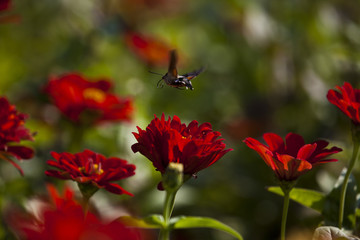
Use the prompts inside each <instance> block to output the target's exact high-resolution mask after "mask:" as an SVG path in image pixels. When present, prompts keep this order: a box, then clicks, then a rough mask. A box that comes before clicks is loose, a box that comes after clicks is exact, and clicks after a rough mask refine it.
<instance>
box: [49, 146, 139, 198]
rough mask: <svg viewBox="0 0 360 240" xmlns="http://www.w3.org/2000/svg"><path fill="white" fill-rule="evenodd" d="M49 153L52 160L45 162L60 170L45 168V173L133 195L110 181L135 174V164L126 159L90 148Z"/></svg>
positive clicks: (116, 192) (113, 191)
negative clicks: (106, 154) (72, 152)
mask: <svg viewBox="0 0 360 240" xmlns="http://www.w3.org/2000/svg"><path fill="white" fill-rule="evenodd" d="M51 155H52V156H53V158H54V160H49V161H47V164H48V165H50V166H53V167H56V168H58V169H60V170H47V171H46V172H45V174H46V175H48V176H52V177H56V178H60V179H71V180H74V181H76V182H78V183H79V184H91V185H92V186H94V187H96V188H105V189H106V190H107V191H109V192H112V193H115V194H127V195H130V196H133V194H131V193H129V192H127V191H126V190H124V189H123V188H122V187H121V186H120V185H118V184H115V183H112V182H114V181H118V180H121V179H124V178H128V177H130V176H133V175H134V174H135V168H136V167H135V165H133V164H129V163H128V162H127V161H126V160H123V159H120V158H116V157H110V158H106V157H104V156H103V155H101V154H99V153H95V152H92V151H90V150H85V151H83V152H81V153H76V154H71V153H67V152H64V153H56V152H52V153H51Z"/></svg>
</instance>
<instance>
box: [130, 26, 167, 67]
mask: <svg viewBox="0 0 360 240" xmlns="http://www.w3.org/2000/svg"><path fill="white" fill-rule="evenodd" d="M125 43H126V45H127V46H128V47H129V48H130V49H131V50H132V51H133V52H134V53H135V54H136V55H137V56H138V57H139V58H140V59H141V60H142V61H144V62H145V63H147V64H149V65H151V66H153V65H155V66H167V64H168V61H169V51H170V50H171V49H172V48H170V47H169V46H167V45H166V44H164V43H163V42H161V41H159V40H158V39H155V38H151V37H148V36H142V35H140V34H138V33H135V32H127V33H126V34H125Z"/></svg>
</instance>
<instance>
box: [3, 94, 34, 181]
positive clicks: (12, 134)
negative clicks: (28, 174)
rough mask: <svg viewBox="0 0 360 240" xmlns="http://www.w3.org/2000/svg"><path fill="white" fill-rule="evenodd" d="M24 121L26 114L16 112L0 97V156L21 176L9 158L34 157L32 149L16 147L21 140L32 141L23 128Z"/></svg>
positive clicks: (31, 137)
mask: <svg viewBox="0 0 360 240" xmlns="http://www.w3.org/2000/svg"><path fill="white" fill-rule="evenodd" d="M26 119H27V115H26V114H23V113H20V112H18V111H17V110H16V107H15V106H14V105H11V104H10V103H9V101H8V100H7V99H6V98H5V97H0V155H3V157H2V158H3V159H6V160H7V161H9V162H10V163H11V164H13V165H14V166H15V167H16V168H17V169H18V170H19V171H20V173H21V174H23V172H22V170H21V168H20V166H19V165H17V164H16V163H15V162H14V161H13V160H12V159H10V158H9V156H11V157H14V158H16V159H18V160H21V159H31V158H32V157H33V156H34V150H33V149H32V148H30V147H26V146H22V145H18V144H19V143H20V142H21V141H22V140H30V141H32V140H33V134H31V133H30V131H29V130H28V129H27V128H25V126H24V124H25V121H26Z"/></svg>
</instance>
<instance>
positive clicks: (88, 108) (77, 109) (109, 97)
mask: <svg viewBox="0 0 360 240" xmlns="http://www.w3.org/2000/svg"><path fill="white" fill-rule="evenodd" d="M111 87H112V86H111V83H110V82H109V81H107V80H104V79H100V80H98V81H88V80H86V79H85V78H84V77H82V76H81V75H79V74H76V73H71V74H67V75H64V76H61V77H59V78H52V79H50V81H49V83H48V84H47V86H46V87H45V91H46V92H47V93H48V94H49V95H50V97H51V99H52V100H53V102H54V103H55V105H56V106H57V107H58V108H59V110H60V111H61V112H62V113H63V114H65V115H66V116H67V117H68V118H70V119H71V120H72V121H74V122H77V123H79V122H81V123H90V124H92V123H99V122H104V121H123V120H126V121H129V120H130V118H131V117H130V115H131V113H132V112H133V106H132V101H131V100H130V99H122V98H120V97H118V96H116V95H114V94H111V93H109V91H110V89H111Z"/></svg>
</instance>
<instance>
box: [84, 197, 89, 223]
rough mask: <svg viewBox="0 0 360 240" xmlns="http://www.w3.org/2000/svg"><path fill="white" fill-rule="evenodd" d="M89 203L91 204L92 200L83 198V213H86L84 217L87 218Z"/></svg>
mask: <svg viewBox="0 0 360 240" xmlns="http://www.w3.org/2000/svg"><path fill="white" fill-rule="evenodd" d="M89 202H90V198H87V197H84V196H83V204H82V207H83V211H84V216H85V218H86V216H87V213H88V212H89Z"/></svg>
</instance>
